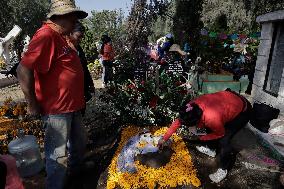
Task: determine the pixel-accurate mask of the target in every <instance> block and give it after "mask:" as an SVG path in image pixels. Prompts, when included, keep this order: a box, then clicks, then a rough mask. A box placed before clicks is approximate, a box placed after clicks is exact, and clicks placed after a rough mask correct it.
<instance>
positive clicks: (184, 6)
mask: <svg viewBox="0 0 284 189" xmlns="http://www.w3.org/2000/svg"><path fill="white" fill-rule="evenodd" d="M175 2H176V12H175V15H174V18H173V19H174V20H173V23H174V24H173V30H174V36H175V40H176V42H177V43H178V44H180V45H183V44H184V43H185V42H186V41H187V40H188V39H189V37H194V38H198V35H199V31H200V28H201V22H200V14H201V10H202V2H203V0H186V1H185V0H176V1H175Z"/></svg>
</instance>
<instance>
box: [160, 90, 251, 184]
mask: <svg viewBox="0 0 284 189" xmlns="http://www.w3.org/2000/svg"><path fill="white" fill-rule="evenodd" d="M250 111H251V104H250V103H249V102H248V100H246V99H245V98H244V97H242V96H240V95H239V94H237V93H235V92H232V91H230V90H227V91H222V92H217V93H214V94H207V95H203V96H200V97H198V98H197V99H195V100H193V101H191V102H189V103H188V104H186V105H184V106H183V107H181V110H180V113H179V114H180V116H179V118H178V119H177V120H175V121H174V122H173V123H172V126H171V127H170V128H169V130H168V131H167V133H166V134H165V135H164V137H163V138H162V139H161V140H160V141H159V146H160V147H162V146H163V144H164V143H165V141H167V140H168V139H169V138H170V137H171V136H172V134H173V133H175V132H176V131H177V129H178V128H179V127H180V126H181V125H186V126H189V127H193V126H195V125H197V126H196V127H197V128H200V129H206V131H209V133H208V134H206V135H203V136H195V137H192V138H191V140H200V141H201V143H204V144H206V146H197V147H196V148H197V150H198V151H200V152H202V153H204V154H206V155H208V156H210V157H215V156H216V151H215V150H214V149H212V148H216V147H217V148H218V150H220V164H221V165H220V168H219V169H218V170H217V172H216V173H214V174H210V175H209V177H210V179H211V180H212V181H213V182H215V183H218V182H220V181H222V180H223V179H224V178H225V177H226V176H227V172H228V169H229V167H230V166H231V164H232V146H231V144H230V142H231V139H232V138H233V136H234V135H235V134H236V133H237V132H238V131H239V130H240V129H242V128H243V127H245V125H246V124H247V123H248V122H249V119H250Z"/></svg>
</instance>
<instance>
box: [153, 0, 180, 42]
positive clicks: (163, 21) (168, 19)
mask: <svg viewBox="0 0 284 189" xmlns="http://www.w3.org/2000/svg"><path fill="white" fill-rule="evenodd" d="M174 14H175V1H171V2H170V3H169V5H168V10H167V11H166V12H165V13H164V15H163V16H159V17H158V19H157V21H156V22H155V23H154V24H153V27H152V32H153V33H152V35H151V36H150V37H149V41H150V42H153V43H156V41H157V40H158V39H159V38H161V37H162V36H165V35H166V34H168V33H173V16H174Z"/></svg>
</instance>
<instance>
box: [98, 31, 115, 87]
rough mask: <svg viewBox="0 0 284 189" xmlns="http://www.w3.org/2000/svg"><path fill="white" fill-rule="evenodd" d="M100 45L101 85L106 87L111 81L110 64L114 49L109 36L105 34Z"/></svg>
mask: <svg viewBox="0 0 284 189" xmlns="http://www.w3.org/2000/svg"><path fill="white" fill-rule="evenodd" d="M101 40H102V47H101V50H100V54H101V56H102V64H103V87H106V86H107V85H108V84H109V83H110V82H111V81H112V72H113V71H112V66H113V61H114V51H113V48H112V43H111V38H110V37H109V36H107V35H103V36H102V38H101Z"/></svg>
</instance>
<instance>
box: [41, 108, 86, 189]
mask: <svg viewBox="0 0 284 189" xmlns="http://www.w3.org/2000/svg"><path fill="white" fill-rule="evenodd" d="M43 122H44V126H45V146H44V150H45V158H46V172H47V178H46V189H63V187H64V184H65V180H66V173H67V168H68V169H70V170H72V169H73V168H75V167H76V166H78V165H79V164H80V163H81V162H82V161H83V157H84V153H85V149H86V144H87V135H86V132H85V129H84V127H83V125H82V114H81V112H74V113H66V114H59V115H47V116H44V117H43Z"/></svg>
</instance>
